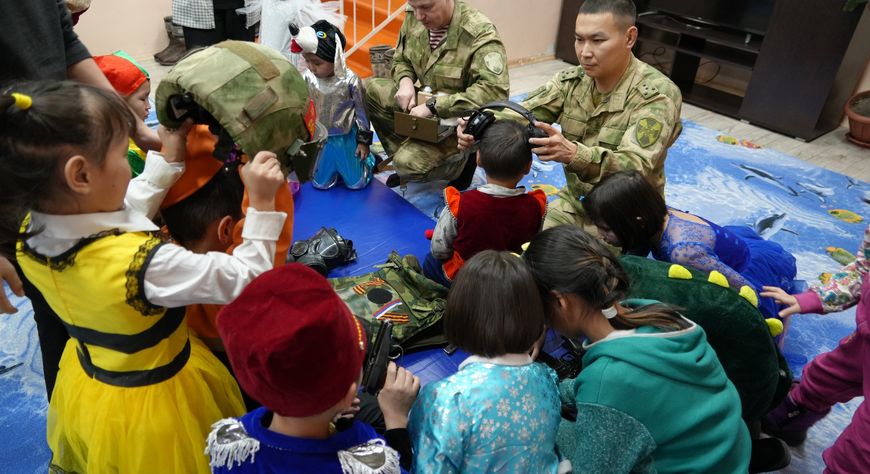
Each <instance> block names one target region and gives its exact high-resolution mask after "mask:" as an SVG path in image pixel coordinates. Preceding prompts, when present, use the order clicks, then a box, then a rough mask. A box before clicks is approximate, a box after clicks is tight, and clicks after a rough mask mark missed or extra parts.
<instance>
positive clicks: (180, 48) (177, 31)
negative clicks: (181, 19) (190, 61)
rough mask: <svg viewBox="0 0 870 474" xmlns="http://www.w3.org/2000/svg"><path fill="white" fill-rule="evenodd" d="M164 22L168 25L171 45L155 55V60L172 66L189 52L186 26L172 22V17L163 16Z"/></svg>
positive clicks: (167, 30)
mask: <svg viewBox="0 0 870 474" xmlns="http://www.w3.org/2000/svg"><path fill="white" fill-rule="evenodd" d="M163 23H164V25H165V26H166V35H167V36H169V45H168V46H166V48H164V49H163V51H160V52H159V53H157V54H155V55H154V60H155V61H157V64H160V65H161V66H172V65H174V64H175V63H177V62H178V60H179V59H181V57H182V56H184V54H185V53H187V47H186V46H185V44H184V28H183V27H182V26H181V25H176V24H174V23H172V17H171V16H166V17H163Z"/></svg>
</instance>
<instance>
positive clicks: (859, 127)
mask: <svg viewBox="0 0 870 474" xmlns="http://www.w3.org/2000/svg"><path fill="white" fill-rule="evenodd" d="M846 116H847V117H848V118H849V133H847V134H846V138H848V139H849V141H851V142H853V143H856V144H858V145H861V146H864V147H867V148H870V90H868V91H863V92H859V93H857V94H855V95H853V96H852V97H851V98H850V99H849V100H847V101H846Z"/></svg>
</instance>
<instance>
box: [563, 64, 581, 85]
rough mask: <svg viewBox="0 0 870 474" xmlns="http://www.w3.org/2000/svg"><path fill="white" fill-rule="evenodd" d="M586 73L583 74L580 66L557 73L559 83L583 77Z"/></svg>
mask: <svg viewBox="0 0 870 474" xmlns="http://www.w3.org/2000/svg"><path fill="white" fill-rule="evenodd" d="M585 74H586V73H584V72H583V68H582V67H580V66H576V67H572V68H570V69H565V70H564V71H562V72H560V73H559V80H560V81H570V80H571V79H577V78H578V77H583V76H584V75H585Z"/></svg>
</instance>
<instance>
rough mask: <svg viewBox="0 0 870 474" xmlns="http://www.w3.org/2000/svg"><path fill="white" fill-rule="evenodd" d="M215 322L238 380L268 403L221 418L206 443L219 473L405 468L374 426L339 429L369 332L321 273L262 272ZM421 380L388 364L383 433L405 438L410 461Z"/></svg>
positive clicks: (291, 267)
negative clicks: (411, 421) (410, 428)
mask: <svg viewBox="0 0 870 474" xmlns="http://www.w3.org/2000/svg"><path fill="white" fill-rule="evenodd" d="M218 329H219V331H220V335H221V338H222V339H223V341H224V344H225V346H226V349H227V354H228V355H229V359H230V362H231V363H232V366H233V368H234V369H235V373H236V377H237V378H238V380H239V383H240V384H241V386H242V387H243V388H244V389H245V390H246V391H247V392H248V393H250V394H251V395H252V396H253V397H254V398H256V399H257V400H259V401H260V402H262V404H263V407H261V408H258V409H256V410H254V411H252V412H250V413H248V414H247V415H245V416H243V417H242V418H241V419H234V418H227V419H224V420H220V421H218V422H217V423H215V424H214V426H213V429H212V432H211V434H209V437H208V442H207V448H206V452H207V453H208V455H209V456H210V457H211V466H212V472H215V473H225V472H226V473H237V472H241V473H248V472H263V473H265V472H269V473H271V472H317V473H341V472H345V473H347V472H373V473H397V472H406V471H405V470H403V469H401V468H400V457H399V454H398V453H397V452H396V450H394V449H393V448H391V447H390V446H387V445H385V443H384V440H383V439H382V438H381V437H380V436H378V435H377V434H376V433H375V431H374V429H373V428H372V427H371V426H369V425H366V424H364V423H361V422H359V421H355V422H353V423H352V424H351V425H350V427H348V428H347V429H345V430H344V431H339V432H336V431H335V425H334V423H333V421H334V420H335V419H337V417H339V416H341V415H342V414H344V413H346V412H348V411H352V408H351V407H352V404H353V400H354V397H355V396H356V393H357V387H358V386H359V383H360V380H361V370H362V366H363V359H364V358H365V353H366V336H365V331H364V329H363V327H362V325H361V324H360V323H359V321H358V320H357V319H356V318H355V317H354V316H353V315H352V314H351V313H350V310H349V309H348V307H347V305H345V304H344V302H343V301H342V300H341V299H340V298H339V296H338V295H337V294H336V293H335V291H334V290H333V289H332V287H331V286H330V285H329V282H327V281H326V279H325V278H323V277H322V276H321V275H320V274H318V273H317V272H315V271H314V270H312V269H310V268H308V267H306V266H304V265H302V264H298V263H291V264H287V265H285V266H283V267H280V268H276V269H274V270H270V271H268V272H266V273H264V274H263V275H262V276H261V277H260V278H257V279H256V280H254V281H253V282H252V283H251V284H250V285H248V287H247V288H245V290H244V291H243V292H242V294H241V295H239V297H238V298H237V299H236V300H235V301H233V302H232V303H230V304H229V305H227V306H225V307H224V309H223V310H222V311H221V313H220V316H219V318H218ZM419 388H420V382H419V380H418V379H417V378H416V377H414V376H413V375H411V374H410V372H408V371H406V370H405V369H401V368H397V367H396V366H395V364H392V363H391V364H390V366H389V369H388V374H387V380H386V382H385V384H384V388H383V389H382V390H381V392H380V394H379V395H378V403H379V405H380V407H381V409H382V411H383V413H384V421H385V422H386V427H387V432H386V433H385V436H386V438H387V439H388V440H391V441H390V444H391V445H393V446H402V445H404V446H405V448H401V450H402V451H404V452H403V453H402V456H401V464H403V465H409V463H410V449H409V448H410V443H409V441H408V440H409V438H408V433H407V429H406V427H407V423H408V412H409V410H410V408H411V405H412V404H413V402H414V399H415V398H416V394H417V391H418V390H419ZM396 439H398V440H400V441H401V442H396V443H394V442H393V440H396Z"/></svg>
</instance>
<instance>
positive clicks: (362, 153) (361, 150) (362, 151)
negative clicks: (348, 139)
mask: <svg viewBox="0 0 870 474" xmlns="http://www.w3.org/2000/svg"><path fill="white" fill-rule="evenodd" d="M354 154H355V155H356V157H357V158H359V160H360V161H363V160H365V159H366V158H368V156H369V146H368V145H366V144H365V143H360V144H358V145H357V146H356V153H354Z"/></svg>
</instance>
